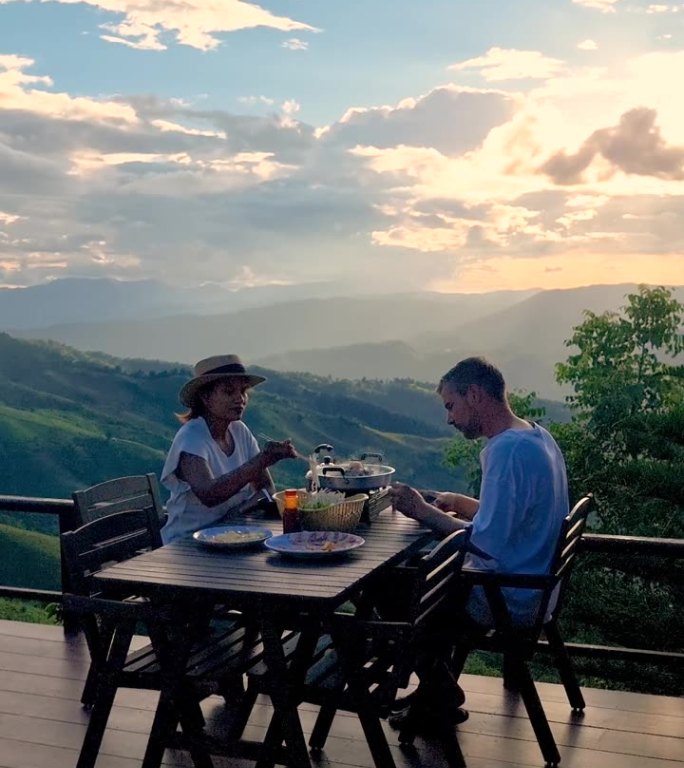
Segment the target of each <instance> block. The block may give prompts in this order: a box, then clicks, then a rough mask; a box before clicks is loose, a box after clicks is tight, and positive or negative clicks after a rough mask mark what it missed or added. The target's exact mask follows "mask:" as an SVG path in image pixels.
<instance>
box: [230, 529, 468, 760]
mask: <svg viewBox="0 0 684 768" xmlns="http://www.w3.org/2000/svg"><path fill="white" fill-rule="evenodd" d="M469 535H470V533H469V531H466V530H463V531H457V532H455V533H453V534H451V535H450V536H449V537H447V538H446V539H444V541H442V542H440V544H439V545H438V546H437V547H435V548H434V549H433V550H432V551H431V552H430V553H429V554H428V555H427V556H425V557H424V558H422V560H421V562H420V564H419V565H418V568H417V578H416V579H415V580H414V582H413V589H412V592H411V594H409V595H407V603H408V611H407V615H406V618H405V620H401V621H383V620H380V619H374V618H367V617H364V616H361V615H359V614H358V613H357V614H355V615H350V614H342V613H340V614H335V616H334V617H333V619H332V621H331V625H330V627H328V628H327V629H328V630H329V634H328V635H324V636H323V637H322V638H321V640H319V643H318V646H317V648H316V650H315V652H314V654H313V659H312V660H311V662H310V664H309V666H308V669H307V671H306V675H305V677H304V682H303V684H302V686H301V688H300V689H299V690H297V691H294V692H293V693H292V695H293V696H295V697H296V699H297V700H298V701H299V702H309V703H313V704H318V705H320V711H319V714H318V717H317V719H316V722H315V725H314V728H313V731H312V734H311V738H310V740H309V746H310V748H311V750H312V751H313V752H314V753H316V752H320V751H321V750H322V749H323V747H324V746H325V742H326V740H327V737H328V733H329V731H330V728H331V726H332V723H333V720H334V717H335V714H336V713H337V711H338V710H342V711H347V712H353V713H356V714H357V716H358V718H359V720H360V722H361V725H362V728H363V731H364V734H365V736H366V740H367V742H368V746H369V748H370V751H371V754H372V756H373V759H374V762H375V765H376V766H377V767H378V768H394V765H395V764H394V760H393V758H392V754H391V752H390V749H389V746H388V744H387V739H386V737H385V733H384V731H383V728H382V725H381V723H380V719H381V718H382V717H385V716H386V715H387V714H388V713H389V708H390V705H391V703H392V702H393V701H394V699H395V696H396V693H397V690H398V688H404V687H406V686H407V685H408V682H409V677H410V675H411V672H412V670H413V664H414V660H415V654H416V652H417V651H418V650H422V649H423V648H424V647H425V643H426V642H430V643H433V644H435V643H437V644H441V645H442V646H443V647H444V649H445V657H446V655H447V654H446V650H447V649H448V648H449V647H450V643H451V640H450V629H449V628H450V627H451V626H453V614H454V612H455V611H456V610H457V608H456V607H455V603H456V601H457V597H456V593H457V588H458V577H459V571H460V568H461V565H462V563H463V559H464V556H465V549H466V546H467V542H468V539H469ZM435 647H436V646H435ZM285 650H286V656H287V649H285ZM293 659H294V661H291V663H299V662H300V661H301V659H299V660H297V659H296V658H295V657H293ZM247 679H248V692H251V694H252V696H253V697H254V698H255V697H256V694H257V693H266V694H270V691H269V680H268V670H267V668H266V666H265V665H264V664H263V663H260V664H257V665H255V666H254V667H253V668H252V669H251V670H250V671H248V673H247ZM245 721H246V719H245ZM243 725H244V723H243ZM437 725H438V733H437V734H436V735H437V737H438V738H439V740H440V741H441V743H442V745H443V748H444V751H445V755H446V757H447V760H448V762H449V765H450V766H454V767H457V766H458V767H460V766H464V765H465V762H464V759H463V754H462V752H461V749H460V746H459V744H458V740H457V738H456V735H455V732H454V730H453V728H452V727H451V726H450V723H448V722H445V723H443V724H439V723H438V724H437ZM275 727H276V729H277V724H276V725H275ZM282 738H283V734H281V733H274V732H273V729H270V732H269V733H268V734H267V736H266V739H267V743H268V742H269V740H271V741H272V742H273V743H272V744H271V746H272V747H273V748H275V747H276V746H279V741H278V740H279V739H282ZM410 741H412V736H411V737H407V738H406V743H408V742H410Z"/></svg>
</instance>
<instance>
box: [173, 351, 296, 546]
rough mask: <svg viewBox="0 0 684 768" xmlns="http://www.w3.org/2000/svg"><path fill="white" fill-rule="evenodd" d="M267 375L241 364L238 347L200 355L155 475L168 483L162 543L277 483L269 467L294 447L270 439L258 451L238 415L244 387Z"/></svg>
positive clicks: (205, 523)
mask: <svg viewBox="0 0 684 768" xmlns="http://www.w3.org/2000/svg"><path fill="white" fill-rule="evenodd" d="M265 380H266V379H265V378H264V377H263V376H257V375H254V374H251V373H249V372H248V371H246V370H245V367H244V365H243V364H242V362H241V361H240V358H239V357H238V356H237V355H217V356H215V357H208V358H206V359H205V360H200V361H199V363H197V365H196V366H195V376H194V378H192V379H191V380H190V381H188V382H187V383H186V384H185V386H183V388H182V389H181V391H180V394H179V398H180V401H181V402H182V403H183V405H186V406H187V407H188V408H189V409H190V410H189V411H188V412H187V413H184V414H182V415H180V416H179V419H180V421H181V422H183V426H182V427H181V428H180V429H179V430H178V432H177V433H176V436H175V437H174V439H173V443H172V445H171V448H170V450H169V453H168V455H167V457H166V462H165V463H164V468H163V470H162V476H161V481H162V484H163V485H164V486H166V488H168V489H169V491H171V497H170V499H169V501H168V503H167V505H166V508H167V511H168V521H167V523H166V525H165V526H164V527H163V529H162V538H163V540H164V543H165V544H168V543H169V542H170V541H173V540H174V539H177V538H179V537H181V536H185V535H187V534H188V533H192V532H193V531H197V530H199V529H200V528H206V527H207V526H210V525H212V524H214V523H216V522H218V521H219V520H221V518H223V517H224V516H225V515H226V514H227V513H229V512H230V510H231V509H234V508H235V507H237V506H238V505H240V504H242V503H243V502H245V501H246V500H247V499H249V498H250V497H252V496H254V495H255V494H256V493H258V492H259V491H261V490H262V489H265V490H266V491H268V492H269V493H272V492H273V491H274V490H275V489H274V486H273V480H272V479H271V475H270V473H269V471H268V467H270V466H272V465H273V464H276V463H277V462H278V461H280V460H281V459H293V458H295V457H296V456H297V453H296V451H295V449H294V447H293V445H292V443H291V442H290V441H289V440H285V441H283V442H269V443H267V444H266V447H265V448H264V449H263V450H262V451H260V450H259V446H258V444H257V441H256V439H255V438H254V435H253V434H252V433H251V432H250V431H249V429H248V427H247V426H246V425H245V424H244V423H243V422H242V421H241V419H242V414H243V413H244V411H245V408H246V406H247V401H248V399H249V397H248V393H249V390H250V389H251V388H252V387H254V386H256V385H257V384H261V382H263V381H265Z"/></svg>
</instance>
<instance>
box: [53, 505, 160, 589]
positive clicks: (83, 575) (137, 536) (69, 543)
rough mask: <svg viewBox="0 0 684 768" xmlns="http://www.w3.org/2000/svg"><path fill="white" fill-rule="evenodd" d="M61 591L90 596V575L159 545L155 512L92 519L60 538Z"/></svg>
mask: <svg viewBox="0 0 684 768" xmlns="http://www.w3.org/2000/svg"><path fill="white" fill-rule="evenodd" d="M60 544H61V549H62V562H63V564H64V569H65V574H66V578H67V584H66V585H65V591H68V592H72V593H74V594H76V595H86V596H87V595H91V594H92V589H91V582H92V576H93V574H94V573H96V572H97V571H99V570H101V569H102V568H103V567H104V566H105V565H107V564H110V563H120V562H122V561H124V560H128V559H129V558H131V557H134V556H135V555H137V554H139V553H140V552H144V551H146V550H150V549H155V548H157V547H159V546H160V545H161V538H160V535H159V519H158V518H157V512H156V509H154V508H153V507H147V508H146V509H137V510H129V511H126V512H117V513H115V514H113V515H108V516H107V517H103V518H100V519H98V520H93V521H92V522H90V523H86V524H85V525H82V526H81V527H80V528H77V529H76V530H75V531H66V532H65V533H62V534H61V535H60Z"/></svg>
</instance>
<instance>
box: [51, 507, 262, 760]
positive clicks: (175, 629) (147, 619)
mask: <svg viewBox="0 0 684 768" xmlns="http://www.w3.org/2000/svg"><path fill="white" fill-rule="evenodd" d="M158 537H159V521H158V517H157V511H156V509H154V507H148V508H147V509H144V510H134V511H126V512H118V513H115V514H112V515H108V516H107V517H104V518H100V519H98V520H94V521H92V522H90V523H86V524H85V525H84V526H82V527H80V528H78V529H77V530H75V531H68V532H66V533H63V534H62V535H61V537H60V539H61V547H62V558H63V562H64V564H65V568H66V570H67V573H68V579H69V591H68V592H67V593H65V595H64V605H65V608H67V609H68V610H70V611H72V612H73V613H74V614H77V615H78V616H79V617H80V620H81V624H82V628H83V630H84V634H85V637H86V641H87V644H88V648H89V651H90V655H91V670H90V672H89V674H88V682H87V683H86V689H87V695H86V691H84V703H85V704H86V705H91V706H92V711H91V716H90V721H89V724H88V728H87V731H86V736H85V739H84V741H83V746H82V748H81V753H80V756H79V759H78V763H77V768H92V766H93V765H94V763H95V760H96V758H97V753H98V750H99V748H100V744H101V742H102V737H103V735H104V731H105V728H106V726H107V721H108V719H109V714H110V712H111V708H112V704H113V701H114V696H115V694H116V691H117V689H118V688H120V687H126V688H145V689H151V690H161V686H162V683H163V680H162V674H161V670H160V665H159V663H158V659H157V654H156V652H155V648H154V647H153V646H152V644H146V645H144V646H143V647H141V648H139V649H138V650H135V651H130V645H131V641H132V639H133V636H134V634H135V632H136V629H137V627H138V626H140V624H141V623H142V624H144V625H145V627H146V628H148V630H149V633H150V636H152V637H153V638H154V633H155V632H157V633H159V634H161V632H162V630H163V631H168V632H169V633H176V636H178V635H180V636H183V637H185V638H188V639H187V642H188V644H192V647H191V648H190V650H189V657H188V663H187V665H186V667H185V674H184V678H183V680H184V688H183V697H182V701H181V702H180V705H179V709H178V719H179V720H180V722H181V725H182V726H183V730H184V731H187V732H189V733H196V732H197V731H198V730H201V728H202V727H203V723H204V721H203V718H202V713H201V709H200V707H199V702H200V701H201V699H203V698H205V697H206V696H208V695H210V694H212V693H222V692H224V691H225V690H227V689H229V688H230V687H231V685H232V684H233V683H234V682H235V681H236V680H238V681H239V682H240V683H241V681H242V673H243V671H244V669H245V667H247V666H249V665H250V664H251V663H253V661H254V660H255V659H258V657H259V653H260V647H259V645H258V644H254V642H253V641H254V637H253V635H251V634H250V633H249V632H248V631H247V630H245V628H244V627H243V626H241V625H240V623H239V622H238V621H236V622H235V623H234V624H233V625H231V626H228V627H226V628H225V629H224V630H223V631H222V632H216V631H214V630H213V629H212V628H210V627H209V622H208V617H210V616H211V610H212V606H207V607H206V611H205V613H206V616H204V615H203V607H202V606H194V605H193V610H192V611H188V610H187V606H168V607H165V608H160V607H159V606H155V605H152V604H151V603H150V602H148V601H146V600H144V599H140V598H138V597H135V596H133V595H117V596H116V598H112V597H108V598H105V597H103V596H102V595H100V594H98V593H96V592H94V591H93V580H92V575H93V573H95V572H96V571H98V570H100V569H101V568H102V567H104V566H105V565H107V564H109V563H113V562H121V561H124V560H127V559H129V558H131V557H133V556H135V555H136V554H138V553H139V552H142V551H145V550H147V549H151V548H154V547H156V546H157V545H158V543H159V540H158ZM158 647H162V645H161V644H158ZM174 730H175V724H174ZM193 759H195V760H196V764H197V765H202V764H204V765H209V764H210V763H207V762H206V754H205V753H204V752H203V751H202V749H201V747H199V746H198V747H196V753H195V754H193Z"/></svg>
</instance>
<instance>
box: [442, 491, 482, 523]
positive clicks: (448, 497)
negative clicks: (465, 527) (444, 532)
mask: <svg viewBox="0 0 684 768" xmlns="http://www.w3.org/2000/svg"><path fill="white" fill-rule="evenodd" d="M433 504H434V505H435V506H436V507H437V509H441V510H442V512H453V513H454V514H455V515H456V517H460V518H461V519H463V520H472V519H473V518H474V517H475V515H476V514H477V510H478V509H479V508H480V502H479V501H478V500H477V499H474V498H473V497H472V496H466V495H465V494H463V493H450V492H444V493H436V494H435V500H434V502H433Z"/></svg>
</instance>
